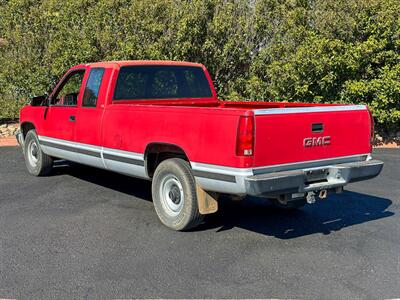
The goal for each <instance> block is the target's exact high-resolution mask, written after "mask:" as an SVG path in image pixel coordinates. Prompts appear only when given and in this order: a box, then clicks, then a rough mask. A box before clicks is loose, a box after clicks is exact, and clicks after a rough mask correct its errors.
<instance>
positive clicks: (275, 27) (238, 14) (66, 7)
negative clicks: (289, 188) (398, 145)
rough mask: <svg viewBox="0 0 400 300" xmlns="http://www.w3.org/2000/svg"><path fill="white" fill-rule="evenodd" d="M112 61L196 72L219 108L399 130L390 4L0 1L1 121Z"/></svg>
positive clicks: (399, 15)
mask: <svg viewBox="0 0 400 300" xmlns="http://www.w3.org/2000/svg"><path fill="white" fill-rule="evenodd" d="M119 59H171V60H188V61H197V62H201V63H203V64H205V65H206V66H207V68H208V69H209V70H210V72H211V75H212V76H213V78H214V80H215V86H216V89H217V92H218V94H219V96H220V97H221V98H223V99H229V100H239V99H240V100H256V101H305V102H317V103H320V102H341V103H365V104H368V105H369V106H370V107H371V108H372V110H373V114H374V116H375V117H376V121H377V128H378V129H379V130H381V131H398V130H400V122H399V118H400V1H398V0H336V1H331V0H256V1H254V0H252V1H250V0H191V1H189V0H186V1H178V0H139V1H138V0H130V1H127V0H112V1H105V0H99V1H89V0H68V1H61V2H60V1H56V0H41V1H36V0H0V64H1V66H2V68H0V108H1V110H0V118H4V117H7V118H8V117H15V116H17V115H18V109H19V107H20V106H21V105H22V103H24V100H23V99H26V98H28V97H31V96H33V95H40V94H43V93H44V92H46V91H47V89H48V87H49V85H50V84H51V83H52V82H53V81H54V80H55V79H57V78H59V77H60V76H61V75H62V74H63V73H64V72H65V71H66V70H67V69H68V68H69V67H71V66H73V65H76V64H79V63H86V62H93V61H100V60H119Z"/></svg>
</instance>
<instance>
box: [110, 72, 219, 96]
mask: <svg viewBox="0 0 400 300" xmlns="http://www.w3.org/2000/svg"><path fill="white" fill-rule="evenodd" d="M177 98H212V93H211V89H210V86H209V83H208V80H207V78H206V76H205V74H204V71H203V69H202V68H200V67H190V66H129V67H122V68H121V69H120V71H119V75H118V79H117V85H116V87H115V92H114V100H135V99H177Z"/></svg>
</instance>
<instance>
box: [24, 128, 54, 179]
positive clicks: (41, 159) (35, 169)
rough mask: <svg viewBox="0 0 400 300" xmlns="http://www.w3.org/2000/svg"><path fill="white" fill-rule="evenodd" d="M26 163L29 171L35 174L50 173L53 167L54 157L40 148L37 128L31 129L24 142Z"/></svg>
mask: <svg viewBox="0 0 400 300" xmlns="http://www.w3.org/2000/svg"><path fill="white" fill-rule="evenodd" d="M24 157H25V165H26V168H27V169H28V172H29V173H30V174H32V175H35V176H45V175H48V174H49V173H50V172H51V170H52V168H53V159H52V158H51V157H50V156H48V155H47V154H45V153H44V152H43V151H42V149H41V148H40V144H39V139H38V137H37V134H36V130H34V129H32V130H29V131H28V133H27V134H26V136H25V143H24Z"/></svg>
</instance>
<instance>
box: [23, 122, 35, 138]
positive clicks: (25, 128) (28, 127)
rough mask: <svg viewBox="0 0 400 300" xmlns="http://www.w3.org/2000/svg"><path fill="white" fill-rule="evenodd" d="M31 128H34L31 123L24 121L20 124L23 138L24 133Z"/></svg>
mask: <svg viewBox="0 0 400 300" xmlns="http://www.w3.org/2000/svg"><path fill="white" fill-rule="evenodd" d="M31 129H35V125H33V123H30V122H24V123H22V124H21V132H22V135H23V137H24V139H25V137H26V134H27V133H28V131H29V130H31Z"/></svg>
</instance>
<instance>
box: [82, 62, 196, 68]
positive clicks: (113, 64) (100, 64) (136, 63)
mask: <svg viewBox="0 0 400 300" xmlns="http://www.w3.org/2000/svg"><path fill="white" fill-rule="evenodd" d="M136 65H167V66H168V65H169V66H177V65H178V66H192V67H202V68H203V67H204V66H203V65H202V64H199V63H193V62H187V61H172V60H119V61H118V60H117V61H102V62H94V63H88V64H83V65H81V66H91V67H112V66H119V67H122V66H136ZM76 67H77V66H76Z"/></svg>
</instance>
